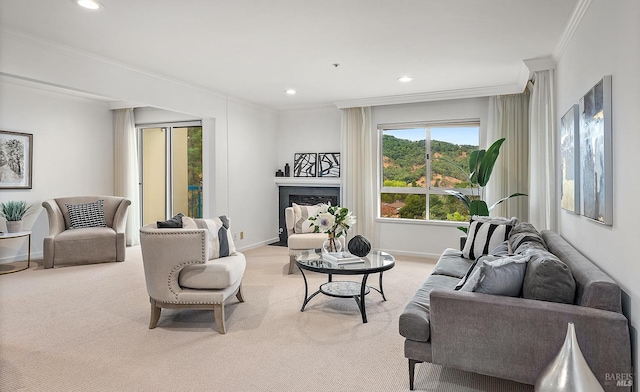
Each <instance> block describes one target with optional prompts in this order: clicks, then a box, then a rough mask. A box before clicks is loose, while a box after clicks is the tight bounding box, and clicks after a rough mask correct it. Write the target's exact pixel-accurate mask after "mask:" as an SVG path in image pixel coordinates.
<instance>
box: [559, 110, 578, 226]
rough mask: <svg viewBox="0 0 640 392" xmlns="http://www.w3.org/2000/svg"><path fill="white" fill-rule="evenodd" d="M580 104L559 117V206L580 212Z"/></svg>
mask: <svg viewBox="0 0 640 392" xmlns="http://www.w3.org/2000/svg"><path fill="white" fill-rule="evenodd" d="M579 114H580V106H579V105H578V104H575V105H573V106H572V107H571V109H569V110H568V111H567V112H566V113H565V114H564V116H562V118H561V119H560V165H561V169H562V197H561V199H560V206H561V207H562V208H563V209H565V210H567V211H571V212H575V213H576V214H579V213H580V161H579V159H578V158H579V157H580V144H579V141H580V129H579V128H578V126H579V124H580V116H579Z"/></svg>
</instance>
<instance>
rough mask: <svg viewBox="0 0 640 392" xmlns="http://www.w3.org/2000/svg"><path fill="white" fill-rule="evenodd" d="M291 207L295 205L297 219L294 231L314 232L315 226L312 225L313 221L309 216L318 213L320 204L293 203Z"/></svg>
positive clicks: (295, 218) (294, 213)
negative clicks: (302, 204) (303, 204)
mask: <svg viewBox="0 0 640 392" xmlns="http://www.w3.org/2000/svg"><path fill="white" fill-rule="evenodd" d="M291 207H293V216H294V221H295V224H294V226H293V232H294V233H296V234H301V233H313V229H314V227H313V226H312V225H311V222H313V221H310V220H309V218H311V217H314V216H316V215H317V214H318V206H301V205H298V204H296V203H293V204H292V205H291Z"/></svg>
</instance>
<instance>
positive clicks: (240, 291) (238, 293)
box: [236, 283, 244, 302]
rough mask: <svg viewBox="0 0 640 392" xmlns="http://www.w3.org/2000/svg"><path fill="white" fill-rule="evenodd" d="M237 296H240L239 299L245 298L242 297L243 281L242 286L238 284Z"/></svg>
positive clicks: (242, 300) (241, 300)
mask: <svg viewBox="0 0 640 392" xmlns="http://www.w3.org/2000/svg"><path fill="white" fill-rule="evenodd" d="M236 298H238V301H240V302H244V298H243V297H242V283H240V286H238V291H237V292H236Z"/></svg>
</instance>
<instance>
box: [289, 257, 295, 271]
mask: <svg viewBox="0 0 640 392" xmlns="http://www.w3.org/2000/svg"><path fill="white" fill-rule="evenodd" d="M295 270H296V257H295V256H289V275H291V274H292V273H293V271H295Z"/></svg>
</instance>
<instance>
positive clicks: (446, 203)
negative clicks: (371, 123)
mask: <svg viewBox="0 0 640 392" xmlns="http://www.w3.org/2000/svg"><path fill="white" fill-rule="evenodd" d="M378 130H379V132H380V137H381V146H382V154H381V155H382V156H381V172H382V184H381V186H380V217H382V218H402V219H415V220H438V221H468V220H469V211H468V209H467V208H466V207H465V205H464V204H462V203H461V202H460V201H459V200H458V199H456V198H455V197H454V196H451V195H449V194H448V193H446V191H447V190H451V189H455V190H457V191H460V192H462V193H464V194H467V195H471V190H470V188H469V180H468V178H467V176H466V175H465V173H466V172H468V165H469V154H470V153H471V152H472V151H475V150H477V149H478V144H479V143H478V141H479V138H480V124H479V122H478V121H469V122H456V123H453V122H448V123H437V124H433V123H425V124H411V125H410V126H407V125H406V124H405V125H381V126H379V127H378ZM427 211H428V213H427Z"/></svg>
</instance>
